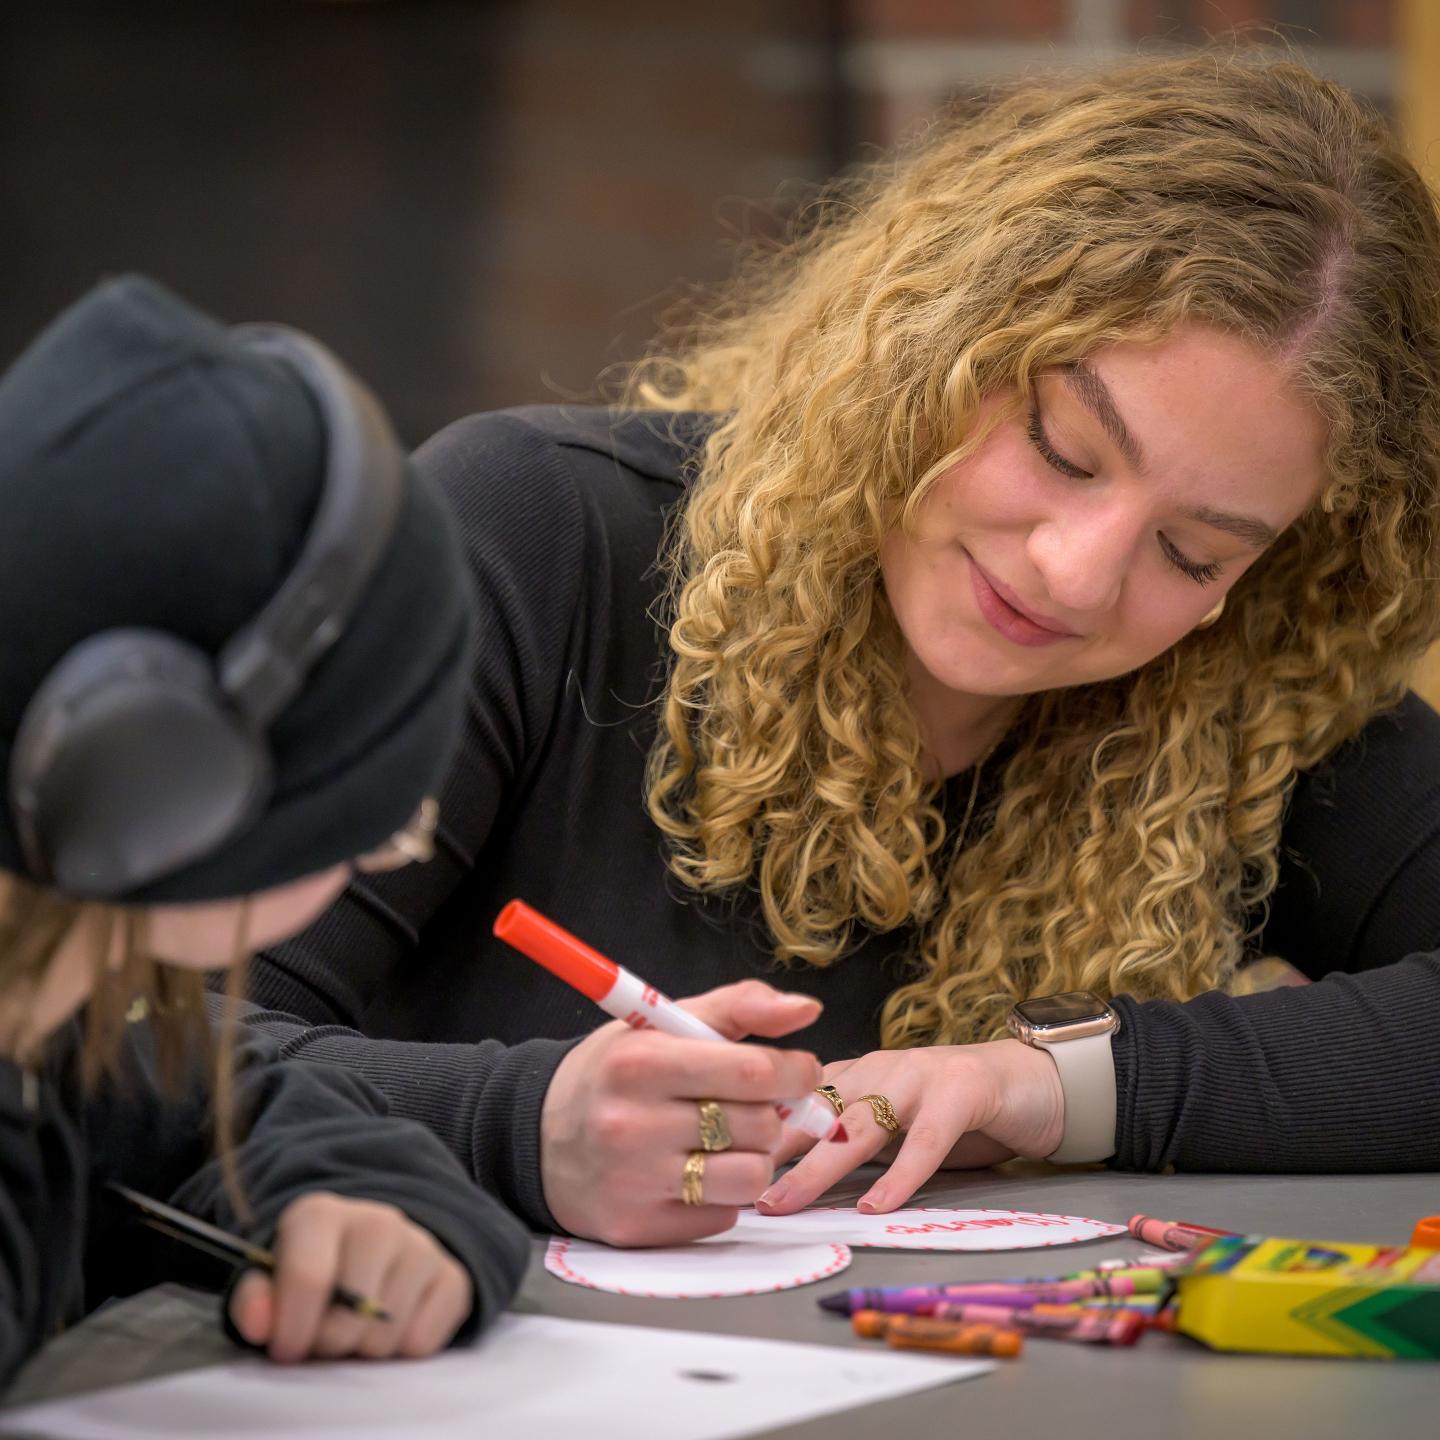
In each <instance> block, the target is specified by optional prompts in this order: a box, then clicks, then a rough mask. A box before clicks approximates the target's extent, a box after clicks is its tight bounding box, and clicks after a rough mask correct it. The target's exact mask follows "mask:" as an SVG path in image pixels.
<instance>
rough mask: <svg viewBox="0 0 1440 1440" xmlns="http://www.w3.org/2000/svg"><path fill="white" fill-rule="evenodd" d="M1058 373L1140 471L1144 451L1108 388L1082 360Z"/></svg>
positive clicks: (1137, 470) (1136, 469) (1134, 467)
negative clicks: (1122, 416)
mask: <svg viewBox="0 0 1440 1440" xmlns="http://www.w3.org/2000/svg"><path fill="white" fill-rule="evenodd" d="M1061 373H1062V374H1063V375H1064V376H1065V383H1066V384H1067V385H1068V386H1069V387H1070V390H1071V393H1072V394H1073V395H1074V396H1075V398H1076V399H1077V400H1078V401H1079V402H1080V403H1081V404H1082V405H1083V406H1084V407H1085V408H1086V409H1087V410H1088V411H1089V412H1090V413H1091V414H1092V415H1093V416H1094V417H1095V418H1096V419H1097V420H1098V421H1099V422H1100V424H1101V425H1102V426H1103V427H1104V430H1105V433H1106V434H1107V435H1108V436H1109V437H1110V438H1111V439H1112V440H1113V441H1114V442H1115V447H1116V449H1118V450H1119V451H1120V453H1121V454H1122V455H1123V456H1124V457H1125V458H1126V460H1128V461H1129V462H1130V468H1131V469H1132V470H1135V471H1136V472H1137V473H1139V472H1143V471H1144V469H1145V452H1144V451H1143V450H1141V448H1140V442H1139V441H1138V440H1137V439H1136V438H1135V437H1134V436H1133V435H1132V434H1131V433H1130V427H1129V426H1128V425H1126V423H1125V421H1124V420H1123V419H1122V418H1121V415H1120V411H1119V410H1118V409H1117V408H1116V406H1115V397H1114V396H1113V395H1111V393H1110V387H1109V386H1108V385H1107V384H1106V383H1105V382H1104V381H1103V380H1102V379H1101V378H1100V376H1099V374H1098V373H1097V372H1096V371H1095V370H1093V369H1091V367H1090V366H1089V365H1087V364H1086V363H1085V361H1083V360H1077V361H1075V362H1074V364H1072V365H1066V366H1064V367H1063V368H1062V370H1061Z"/></svg>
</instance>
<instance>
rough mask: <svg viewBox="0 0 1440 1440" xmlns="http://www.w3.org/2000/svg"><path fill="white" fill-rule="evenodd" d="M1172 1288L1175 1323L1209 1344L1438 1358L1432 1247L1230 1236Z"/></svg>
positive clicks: (1439, 1253)
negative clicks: (1176, 1306) (1176, 1308)
mask: <svg viewBox="0 0 1440 1440" xmlns="http://www.w3.org/2000/svg"><path fill="white" fill-rule="evenodd" d="M1176 1294H1177V1296H1178V1299H1179V1313H1178V1315H1177V1317H1176V1327H1175V1328H1176V1329H1177V1330H1179V1331H1181V1332H1182V1333H1183V1334H1186V1335H1192V1336H1194V1337H1195V1339H1197V1340H1203V1341H1204V1342H1205V1343H1206V1344H1207V1345H1210V1346H1213V1347H1214V1348H1215V1349H1217V1350H1264V1351H1272V1352H1275V1353H1278V1354H1282V1355H1362V1356H1369V1357H1372V1358H1376V1359H1424V1358H1429V1359H1436V1358H1440V1250H1421V1249H1418V1248H1416V1247H1414V1246H1409V1247H1407V1246H1402V1245H1392V1246H1383V1245H1345V1244H1331V1243H1330V1242H1328V1241H1324V1242H1321V1241H1313V1240H1280V1239H1266V1238H1264V1237H1259V1236H1254V1235H1250V1236H1245V1235H1234V1236H1228V1237H1226V1238H1225V1239H1223V1240H1216V1241H1215V1242H1214V1243H1213V1244H1211V1245H1207V1246H1206V1247H1205V1248H1204V1249H1203V1250H1199V1251H1197V1252H1196V1253H1195V1254H1194V1256H1193V1257H1192V1258H1191V1259H1190V1260H1188V1261H1187V1262H1186V1263H1185V1265H1184V1266H1183V1268H1182V1269H1181V1270H1180V1271H1178V1272H1176Z"/></svg>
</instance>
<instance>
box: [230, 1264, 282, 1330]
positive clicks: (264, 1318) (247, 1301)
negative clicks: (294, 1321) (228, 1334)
mask: <svg viewBox="0 0 1440 1440" xmlns="http://www.w3.org/2000/svg"><path fill="white" fill-rule="evenodd" d="M230 1321H231V1323H232V1324H233V1325H234V1326H235V1328H236V1329H237V1330H238V1331H239V1332H240V1333H241V1334H242V1335H243V1336H244V1337H245V1339H246V1340H248V1341H249V1342H250V1344H252V1345H268V1344H269V1343H270V1332H271V1330H272V1329H273V1328H274V1325H275V1285H274V1282H273V1281H272V1280H271V1279H270V1277H269V1276H268V1275H266V1274H265V1273H264V1271H262V1270H247V1271H246V1272H245V1273H244V1274H243V1275H242V1276H241V1277H240V1279H239V1280H238V1281H237V1282H236V1284H235V1288H234V1290H232V1291H231V1292H230Z"/></svg>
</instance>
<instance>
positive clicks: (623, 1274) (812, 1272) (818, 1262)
mask: <svg viewBox="0 0 1440 1440" xmlns="http://www.w3.org/2000/svg"><path fill="white" fill-rule="evenodd" d="M849 1266H850V1247H849V1246H848V1245H840V1244H837V1243H836V1242H835V1241H833V1240H828V1239H826V1238H825V1237H824V1236H820V1235H810V1234H806V1235H798V1234H790V1235H786V1234H783V1233H781V1232H780V1231H775V1232H774V1233H770V1234H758V1233H751V1232H750V1231H741V1230H740V1228H739V1226H736V1227H735V1229H732V1230H727V1231H725V1233H724V1234H723V1235H709V1236H706V1238H705V1239H703V1240H695V1241H692V1242H691V1243H690V1244H688V1245H670V1246H661V1247H657V1248H656V1249H653V1250H614V1249H611V1247H610V1246H608V1245H600V1244H597V1243H596V1242H594V1241H592V1240H560V1239H556V1240H552V1241H551V1242H550V1244H549V1245H548V1246H547V1247H546V1250H545V1268H546V1269H547V1270H548V1271H549V1272H550V1273H551V1274H552V1275H554V1276H556V1277H558V1278H559V1279H561V1280H566V1281H568V1282H569V1283H570V1284H571V1285H583V1286H585V1287H586V1288H587V1289H589V1290H608V1291H609V1292H610V1293H611V1294H612V1295H642V1296H644V1297H645V1298H646V1299H649V1300H709V1299H714V1298H716V1297H718V1296H721V1295H765V1294H768V1293H769V1292H770V1291H772V1290H793V1289H794V1288H795V1287H796V1286H797V1285H810V1284H813V1283H814V1282H815V1281H816V1280H830V1279H833V1278H834V1277H835V1276H836V1275H838V1274H840V1272H841V1271H842V1270H846V1269H848V1268H849Z"/></svg>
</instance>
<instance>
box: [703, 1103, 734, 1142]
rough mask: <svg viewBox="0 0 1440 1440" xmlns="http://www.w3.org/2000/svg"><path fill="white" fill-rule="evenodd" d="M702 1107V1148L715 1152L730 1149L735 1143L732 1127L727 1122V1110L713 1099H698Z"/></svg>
mask: <svg viewBox="0 0 1440 1440" xmlns="http://www.w3.org/2000/svg"><path fill="white" fill-rule="evenodd" d="M695 1103H696V1104H697V1105H698V1106H699V1107H700V1148H701V1149H702V1150H706V1151H708V1152H709V1153H710V1154H712V1155H713V1154H714V1153H715V1152H716V1151H717V1150H728V1149H729V1148H730V1146H731V1144H732V1143H733V1142H732V1141H731V1139H730V1127H729V1126H728V1125H727V1124H726V1123H725V1112H724V1111H723V1110H722V1109H721V1108H720V1107H719V1105H717V1104H716V1103H715V1101H713V1100H697V1101H696V1102H695Z"/></svg>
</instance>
